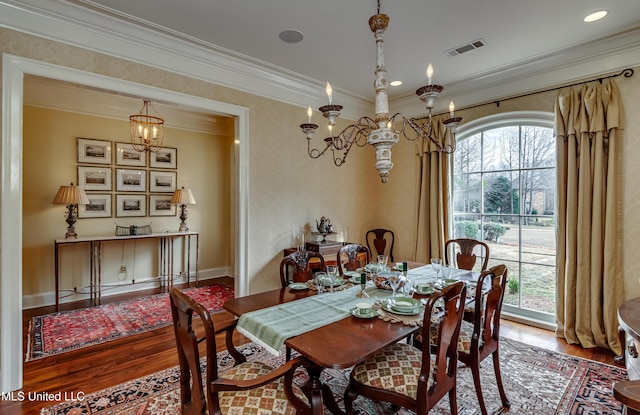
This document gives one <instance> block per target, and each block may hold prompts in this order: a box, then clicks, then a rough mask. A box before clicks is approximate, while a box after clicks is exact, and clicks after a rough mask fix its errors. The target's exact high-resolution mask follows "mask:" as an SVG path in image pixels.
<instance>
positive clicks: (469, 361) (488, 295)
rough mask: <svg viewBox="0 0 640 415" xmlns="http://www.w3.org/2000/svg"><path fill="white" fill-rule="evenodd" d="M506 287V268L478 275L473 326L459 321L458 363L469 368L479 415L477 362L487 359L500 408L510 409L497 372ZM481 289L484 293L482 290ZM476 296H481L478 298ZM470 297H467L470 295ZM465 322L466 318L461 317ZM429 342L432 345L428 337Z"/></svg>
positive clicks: (417, 342) (482, 406) (482, 405)
mask: <svg viewBox="0 0 640 415" xmlns="http://www.w3.org/2000/svg"><path fill="white" fill-rule="evenodd" d="M506 283H507V267H506V266H505V265H504V264H500V265H496V266H494V267H491V268H489V269H488V270H485V271H482V272H481V273H480V276H479V277H478V280H477V282H476V285H475V289H474V291H473V292H474V293H475V294H474V295H475V297H476V298H475V301H474V311H473V313H472V316H473V322H472V323H470V322H467V321H466V320H463V321H462V325H461V328H460V336H459V341H458V359H459V360H460V361H461V362H462V363H464V364H465V365H467V366H469V367H470V368H471V374H472V375H473V383H474V386H475V388H476V395H477V396H478V402H479V403H480V410H481V412H482V415H487V407H486V404H485V402H484V397H483V395H482V387H481V383H480V362H482V361H483V360H484V359H485V358H487V357H489V356H491V357H492V358H493V371H494V373H495V377H496V382H497V385H498V393H499V394H500V399H501V400H502V406H503V407H505V408H509V407H510V405H511V404H510V402H509V399H507V395H506V393H505V391H504V386H503V384H502V374H501V371H500V355H499V350H500V315H501V312H502V302H503V300H504V292H505V287H506ZM483 287H484V289H483ZM478 293H482V294H480V295H478ZM470 295H471V294H470ZM465 318H466V317H465ZM423 338H424V337H420V336H416V337H415V338H414V339H413V341H414V345H416V346H419V345H420V344H421V343H422V339H423ZM431 341H432V342H433V341H434V337H433V336H432V338H431Z"/></svg>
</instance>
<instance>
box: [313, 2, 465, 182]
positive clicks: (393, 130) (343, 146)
mask: <svg viewBox="0 0 640 415" xmlns="http://www.w3.org/2000/svg"><path fill="white" fill-rule="evenodd" d="M388 25H389V16H387V15H386V14H381V13H380V0H378V14H376V15H374V16H371V18H370V19H369V27H370V28H371V31H372V32H373V33H374V36H375V39H376V49H377V57H376V70H375V76H376V79H375V82H374V88H375V91H376V97H375V116H374V118H373V119H372V118H370V117H368V116H364V117H361V118H360V119H358V120H357V121H356V122H355V123H354V124H351V125H349V126H348V127H346V128H345V129H344V130H342V131H341V132H340V133H338V134H336V135H334V134H333V127H334V125H335V121H336V118H337V117H339V116H340V110H342V108H343V107H342V105H337V104H334V103H333V98H332V93H333V90H332V88H331V85H330V84H329V83H328V82H327V86H326V93H327V97H328V98H329V105H324V106H322V107H320V108H318V110H319V111H320V112H321V113H322V115H323V116H324V117H325V118H327V120H328V123H329V132H330V136H329V137H327V138H325V139H324V142H325V147H324V149H322V150H319V149H316V148H311V137H312V136H313V134H314V133H315V132H316V130H317V129H318V125H317V124H314V123H312V121H311V116H312V114H313V111H312V110H311V107H309V108H308V109H307V115H308V122H307V123H305V124H301V125H300V128H301V129H302V132H303V133H304V134H305V135H306V137H307V148H308V150H307V151H308V154H309V156H310V157H311V158H314V159H315V158H318V157H320V156H322V155H324V154H325V153H326V152H327V150H329V149H331V153H332V155H333V162H334V164H335V165H336V166H341V165H342V164H343V163H344V162H345V160H346V158H347V154H349V150H351V147H352V146H353V145H354V144H356V145H357V146H358V147H364V145H365V144H370V145H372V146H373V147H375V150H376V165H375V167H376V169H377V170H378V172H379V173H380V178H381V180H382V183H386V182H387V181H388V179H389V170H391V168H392V167H393V163H392V162H391V147H392V146H393V145H394V144H396V143H397V142H398V141H399V140H400V138H399V137H400V135H401V134H402V135H403V136H404V137H405V138H406V139H408V140H410V141H418V140H422V139H424V140H430V141H431V142H432V143H433V144H434V145H435V146H436V147H437V149H438V151H441V152H443V153H447V154H451V153H453V152H454V151H455V149H456V140H455V133H456V128H457V126H458V125H460V123H461V122H462V118H461V117H454V104H453V101H452V102H451V103H450V104H449V116H450V118H449V119H447V120H445V121H444V124H445V126H446V127H447V130H448V132H449V133H450V134H445V136H444V137H445V138H443V139H441V140H439V139H437V138H435V137H434V134H433V133H434V131H433V122H432V115H431V111H432V110H433V107H434V101H435V99H436V98H438V97H439V96H440V93H441V92H442V90H443V87H442V86H441V85H433V84H432V83H431V80H432V77H433V66H432V65H431V64H429V67H428V68H427V80H428V85H426V86H423V87H421V88H419V89H418V90H417V91H416V94H417V95H418V96H419V97H420V100H421V101H422V102H424V103H425V105H426V107H427V116H428V117H427V120H426V122H419V121H418V119H417V118H406V117H405V116H404V115H402V114H400V113H396V114H394V115H393V116H389V100H388V97H387V77H386V75H387V69H386V68H385V66H384V54H383V52H382V44H383V41H384V32H385V30H386V29H387V26H388Z"/></svg>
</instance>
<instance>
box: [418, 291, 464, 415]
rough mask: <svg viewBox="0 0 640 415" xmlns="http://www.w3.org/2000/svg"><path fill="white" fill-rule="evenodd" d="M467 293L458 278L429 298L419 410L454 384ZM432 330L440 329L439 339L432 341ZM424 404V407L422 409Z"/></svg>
mask: <svg viewBox="0 0 640 415" xmlns="http://www.w3.org/2000/svg"><path fill="white" fill-rule="evenodd" d="M466 293H467V288H466V286H465V284H464V282H462V281H459V282H457V283H455V284H451V285H448V286H447V287H445V288H444V289H443V290H442V291H436V292H435V293H434V294H432V295H431V296H430V297H429V299H428V300H427V304H426V306H425V310H424V317H423V322H424V324H423V326H422V339H423V340H422V369H421V375H420V377H419V379H418V394H417V398H418V399H417V400H418V402H417V403H418V406H417V407H418V410H417V411H416V412H417V413H427V412H428V410H429V409H430V408H431V407H433V406H434V405H435V404H436V403H437V402H438V401H439V400H440V399H441V398H442V397H443V396H444V395H445V394H446V393H448V392H449V391H450V390H451V389H452V388H454V387H455V382H456V374H457V366H458V337H459V335H460V325H461V323H462V317H463V315H464V305H465V299H466ZM435 327H437V328H435ZM432 330H437V337H438V341H437V343H436V342H432V341H431V339H432V337H431V336H432ZM432 343H436V344H432ZM430 381H432V382H433V384H432V385H431V384H430ZM421 400H422V402H421ZM421 406H422V408H424V411H420V408H421Z"/></svg>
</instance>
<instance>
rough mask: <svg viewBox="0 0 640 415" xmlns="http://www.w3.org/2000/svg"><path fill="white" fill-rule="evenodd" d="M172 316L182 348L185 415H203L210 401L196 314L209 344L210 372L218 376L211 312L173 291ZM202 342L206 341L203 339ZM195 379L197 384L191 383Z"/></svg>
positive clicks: (171, 297)
mask: <svg viewBox="0 0 640 415" xmlns="http://www.w3.org/2000/svg"><path fill="white" fill-rule="evenodd" d="M169 298H170V304H171V315H172V316H173V330H174V332H175V336H176V346H177V348H178V360H179V362H180V397H181V402H182V413H183V414H187V413H188V414H201V413H204V410H205V408H206V398H205V392H204V388H203V383H202V372H201V370H200V351H199V349H198V343H199V339H198V337H197V335H196V333H195V330H194V329H193V325H192V322H193V314H194V313H197V314H198V315H199V316H200V320H201V321H202V325H203V327H204V339H205V341H206V354H207V366H208V367H209V366H212V367H211V370H209V369H208V370H207V373H212V374H213V376H214V377H217V359H215V358H214V359H209V358H208V357H209V356H215V355H216V338H215V335H214V330H213V320H211V316H210V315H209V312H208V311H207V310H206V309H205V308H204V307H202V306H201V305H200V304H198V303H196V302H195V301H193V300H192V299H191V298H190V297H189V296H187V295H186V294H184V293H182V292H181V291H180V290H178V289H177V288H172V289H171V292H170V295H169ZM200 340H202V339H200ZM192 379H193V381H191V380H192Z"/></svg>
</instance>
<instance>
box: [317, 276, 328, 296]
mask: <svg viewBox="0 0 640 415" xmlns="http://www.w3.org/2000/svg"><path fill="white" fill-rule="evenodd" d="M326 279H327V273H326V272H316V289H317V290H318V294H322V293H323V292H324V282H325V280H326Z"/></svg>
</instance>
